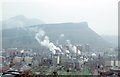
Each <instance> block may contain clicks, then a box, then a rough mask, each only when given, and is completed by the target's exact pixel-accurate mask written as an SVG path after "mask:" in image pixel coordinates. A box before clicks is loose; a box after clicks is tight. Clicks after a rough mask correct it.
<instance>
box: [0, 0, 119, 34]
mask: <svg viewBox="0 0 120 77" xmlns="http://www.w3.org/2000/svg"><path fill="white" fill-rule="evenodd" d="M118 1H119V0H2V1H1V3H0V6H1V7H0V9H1V10H0V16H1V17H0V20H7V19H9V18H11V17H14V16H17V15H24V16H26V17H27V18H38V19H40V20H41V21H43V22H45V23H66V22H73V23H79V22H83V21H85V22H88V25H89V27H90V28H91V29H93V30H94V31H95V32H96V33H98V34H99V35H118Z"/></svg>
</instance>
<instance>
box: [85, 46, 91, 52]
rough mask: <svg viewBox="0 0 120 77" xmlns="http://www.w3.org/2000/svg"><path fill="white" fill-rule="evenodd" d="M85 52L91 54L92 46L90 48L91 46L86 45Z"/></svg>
mask: <svg viewBox="0 0 120 77" xmlns="http://www.w3.org/2000/svg"><path fill="white" fill-rule="evenodd" d="M85 51H86V52H89V51H90V46H89V44H86V45H85Z"/></svg>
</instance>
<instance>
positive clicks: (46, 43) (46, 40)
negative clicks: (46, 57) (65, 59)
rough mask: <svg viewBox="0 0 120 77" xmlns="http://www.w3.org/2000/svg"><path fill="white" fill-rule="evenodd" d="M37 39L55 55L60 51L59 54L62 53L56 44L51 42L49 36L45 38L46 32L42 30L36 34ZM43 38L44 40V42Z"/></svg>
mask: <svg viewBox="0 0 120 77" xmlns="http://www.w3.org/2000/svg"><path fill="white" fill-rule="evenodd" d="M35 38H36V40H37V41H38V43H39V44H40V45H41V46H45V47H47V48H49V50H50V51H52V52H53V54H56V50H58V51H59V52H62V51H61V49H60V48H59V47H57V46H55V44H54V43H52V42H50V40H49V37H48V36H45V31H43V30H41V29H40V30H39V32H38V33H36V35H35ZM42 38H44V39H43V40H42Z"/></svg>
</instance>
